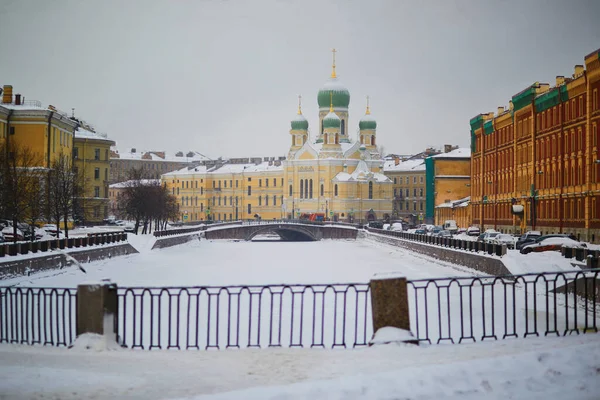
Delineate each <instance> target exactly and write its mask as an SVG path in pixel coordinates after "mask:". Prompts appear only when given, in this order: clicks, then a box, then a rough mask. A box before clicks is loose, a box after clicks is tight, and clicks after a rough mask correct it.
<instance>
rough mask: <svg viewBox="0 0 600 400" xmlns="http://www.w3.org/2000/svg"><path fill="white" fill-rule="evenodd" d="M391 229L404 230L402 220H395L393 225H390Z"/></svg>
mask: <svg viewBox="0 0 600 400" xmlns="http://www.w3.org/2000/svg"><path fill="white" fill-rule="evenodd" d="M390 231H396V232H402V231H403V227H402V223H401V222H394V223H393V224H392V226H390Z"/></svg>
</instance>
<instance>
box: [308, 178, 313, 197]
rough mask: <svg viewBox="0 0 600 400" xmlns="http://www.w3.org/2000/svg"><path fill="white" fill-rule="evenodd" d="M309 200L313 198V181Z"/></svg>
mask: <svg viewBox="0 0 600 400" xmlns="http://www.w3.org/2000/svg"><path fill="white" fill-rule="evenodd" d="M308 198H309V199H312V198H313V181H312V179H311V180H310V195H309V196H308Z"/></svg>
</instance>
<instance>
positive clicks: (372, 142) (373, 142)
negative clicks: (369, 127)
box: [371, 136, 375, 146]
mask: <svg viewBox="0 0 600 400" xmlns="http://www.w3.org/2000/svg"><path fill="white" fill-rule="evenodd" d="M371 146H375V136H371Z"/></svg>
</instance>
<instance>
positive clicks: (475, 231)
mask: <svg viewBox="0 0 600 400" xmlns="http://www.w3.org/2000/svg"><path fill="white" fill-rule="evenodd" d="M467 235H469V236H479V235H480V231H479V227H478V226H470V227H468V228H467Z"/></svg>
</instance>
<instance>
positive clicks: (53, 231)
mask: <svg viewBox="0 0 600 400" xmlns="http://www.w3.org/2000/svg"><path fill="white" fill-rule="evenodd" d="M42 229H43V230H44V231H45V232H46V233H47V234H48V235H50V236H57V235H58V234H59V233H62V232H61V231H60V230H59V229H58V228H57V227H56V225H54V224H46V225H44V226H43V227H42Z"/></svg>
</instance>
